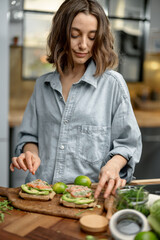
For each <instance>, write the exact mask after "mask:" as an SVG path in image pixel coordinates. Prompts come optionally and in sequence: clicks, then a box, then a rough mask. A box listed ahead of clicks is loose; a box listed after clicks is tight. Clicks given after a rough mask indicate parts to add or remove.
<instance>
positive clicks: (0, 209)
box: [0, 200, 13, 223]
mask: <svg viewBox="0 0 160 240" xmlns="http://www.w3.org/2000/svg"><path fill="white" fill-rule="evenodd" d="M10 203H11V202H10V201H8V200H4V201H3V202H0V223H1V222H3V221H4V213H7V214H10V213H9V212H8V210H12V209H13V207H12V206H9V204H10Z"/></svg>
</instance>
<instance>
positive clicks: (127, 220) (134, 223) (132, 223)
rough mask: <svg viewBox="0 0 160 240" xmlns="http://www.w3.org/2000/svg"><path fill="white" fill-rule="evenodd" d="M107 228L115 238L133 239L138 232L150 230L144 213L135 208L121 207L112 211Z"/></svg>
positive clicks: (121, 239) (120, 239)
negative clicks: (114, 211)
mask: <svg viewBox="0 0 160 240" xmlns="http://www.w3.org/2000/svg"><path fill="white" fill-rule="evenodd" d="M109 229H110V231H111V235H112V237H113V238H114V239H115V240H134V239H135V236H136V234H137V233H138V232H143V231H150V230H151V228H150V225H149V223H148V221H147V218H146V217H145V216H144V214H142V213H140V212H139V211H137V210H135V209H123V210H120V211H118V212H116V213H114V214H113V216H112V217H111V220H110V222H109Z"/></svg>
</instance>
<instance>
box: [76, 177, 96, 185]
mask: <svg viewBox="0 0 160 240" xmlns="http://www.w3.org/2000/svg"><path fill="white" fill-rule="evenodd" d="M74 184H75V185H82V186H87V187H91V184H92V182H91V179H90V178H89V177H87V176H78V177H76V179H75V180H74Z"/></svg>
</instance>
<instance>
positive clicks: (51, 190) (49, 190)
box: [34, 188, 53, 192]
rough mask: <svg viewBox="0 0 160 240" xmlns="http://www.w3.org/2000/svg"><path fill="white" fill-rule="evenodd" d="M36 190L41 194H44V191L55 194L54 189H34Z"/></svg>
mask: <svg viewBox="0 0 160 240" xmlns="http://www.w3.org/2000/svg"><path fill="white" fill-rule="evenodd" d="M34 189H36V190H38V191H40V192H43V191H47V192H53V189H52V188H51V189H48V188H46V189H45V188H44V189H39V188H34Z"/></svg>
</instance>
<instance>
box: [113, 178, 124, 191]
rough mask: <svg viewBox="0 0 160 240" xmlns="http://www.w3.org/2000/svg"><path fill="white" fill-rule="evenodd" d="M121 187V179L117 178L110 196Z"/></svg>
mask: <svg viewBox="0 0 160 240" xmlns="http://www.w3.org/2000/svg"><path fill="white" fill-rule="evenodd" d="M121 186H122V179H121V178H117V179H116V184H115V186H114V188H113V190H112V194H113V195H115V193H116V190H117V188H119V187H121Z"/></svg>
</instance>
